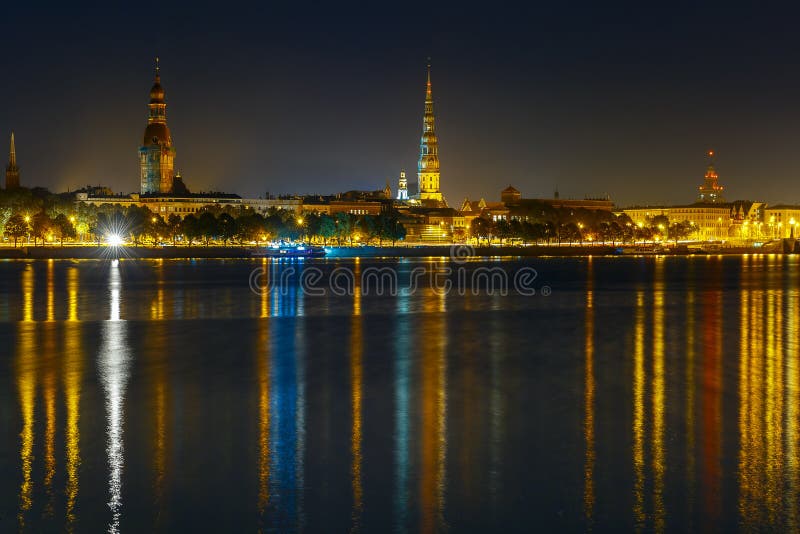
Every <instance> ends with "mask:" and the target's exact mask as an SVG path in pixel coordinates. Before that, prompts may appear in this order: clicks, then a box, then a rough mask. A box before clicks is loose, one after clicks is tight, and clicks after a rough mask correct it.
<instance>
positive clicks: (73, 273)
mask: <svg viewBox="0 0 800 534" xmlns="http://www.w3.org/2000/svg"><path fill="white" fill-rule="evenodd" d="M78 276H79V273H78V268H77V267H72V268H70V269H69V270H68V271H67V296H68V297H67V299H68V301H67V302H68V304H67V309H68V313H67V322H66V323H65V325H64V365H63V371H62V372H63V376H64V403H65V405H66V412H67V413H66V432H65V434H66V436H65V446H66V478H67V480H66V489H65V493H66V501H67V502H66V530H67V532H72V531H73V530H74V525H75V501H76V499H77V497H78V470H79V468H80V464H81V456H80V428H79V426H78V422H79V420H80V400H81V380H82V378H83V377H82V373H83V357H84V355H83V347H82V344H81V325H80V323H79V322H78V280H79V278H78Z"/></svg>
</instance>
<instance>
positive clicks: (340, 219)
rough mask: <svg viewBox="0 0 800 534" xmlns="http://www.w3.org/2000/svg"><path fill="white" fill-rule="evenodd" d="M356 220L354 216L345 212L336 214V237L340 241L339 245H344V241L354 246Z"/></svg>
mask: <svg viewBox="0 0 800 534" xmlns="http://www.w3.org/2000/svg"><path fill="white" fill-rule="evenodd" d="M355 226H356V218H355V216H354V215H352V214H350V213H345V212H339V213H337V214H336V237H337V239H338V240H339V245H341V244H342V239H346V240H349V241H350V244H351V245H352V244H353V230H355Z"/></svg>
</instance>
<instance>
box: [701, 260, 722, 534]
mask: <svg viewBox="0 0 800 534" xmlns="http://www.w3.org/2000/svg"><path fill="white" fill-rule="evenodd" d="M709 261H710V262H711V263H710V266H709V268H710V273H711V275H712V280H713V281H712V282H710V283H709V284H710V287H706V288H705V290H704V291H703V297H702V299H703V363H702V372H703V375H702V376H703V391H702V420H703V424H702V443H703V445H702V455H703V459H702V488H703V498H702V503H703V514H702V517H703V522H704V523H706V524H707V525H703V526H702V527H701V528H704V529H707V528H710V525H712V524H715V523H716V521H717V520H718V519H719V517H720V516H719V514H720V491H721V476H720V475H721V452H722V414H721V399H722V389H723V382H722V328H723V322H722V292H721V290H720V288H719V284H720V281H719V280H720V278H721V275H722V263H721V260H719V259H710V260H709Z"/></svg>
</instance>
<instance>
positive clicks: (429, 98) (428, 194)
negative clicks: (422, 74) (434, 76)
mask: <svg viewBox="0 0 800 534" xmlns="http://www.w3.org/2000/svg"><path fill="white" fill-rule="evenodd" d="M427 74H428V76H427V81H426V83H425V114H424V115H423V119H422V138H421V139H420V143H419V162H418V163H417V179H418V182H419V183H418V186H419V199H420V200H428V201H433V202H436V203H439V204H441V203H442V202H443V201H444V198H443V197H442V193H441V191H439V147H438V145H439V141H438V139H437V137H436V129H435V117H434V114H433V90H432V87H431V63H430V58H428V72H427Z"/></svg>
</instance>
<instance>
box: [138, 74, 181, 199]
mask: <svg viewBox="0 0 800 534" xmlns="http://www.w3.org/2000/svg"><path fill="white" fill-rule="evenodd" d="M159 70H160V69H159V65H158V58H156V79H155V83H154V84H153V87H152V89H150V104H148V107H149V108H150V116H149V117H148V118H147V128H145V130H144V139H143V140H142V146H141V147H140V148H139V168H140V169H141V192H142V194H143V195H144V194H164V193H172V186H173V177H174V171H173V165H174V163H175V148H174V147H173V146H172V136H171V135H170V133H169V127H167V104H166V103H165V102H164V89H163V88H162V87H161V76H160V73H159Z"/></svg>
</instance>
